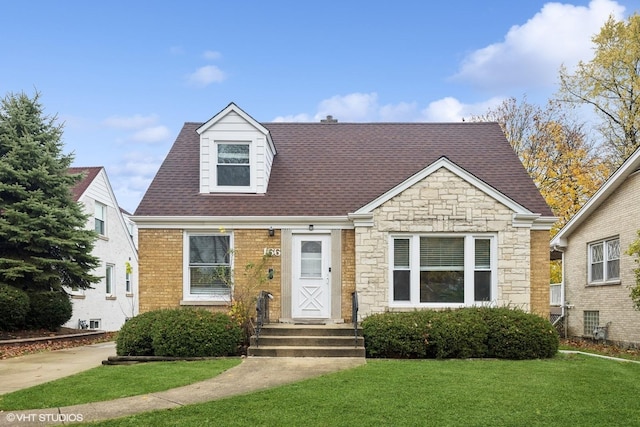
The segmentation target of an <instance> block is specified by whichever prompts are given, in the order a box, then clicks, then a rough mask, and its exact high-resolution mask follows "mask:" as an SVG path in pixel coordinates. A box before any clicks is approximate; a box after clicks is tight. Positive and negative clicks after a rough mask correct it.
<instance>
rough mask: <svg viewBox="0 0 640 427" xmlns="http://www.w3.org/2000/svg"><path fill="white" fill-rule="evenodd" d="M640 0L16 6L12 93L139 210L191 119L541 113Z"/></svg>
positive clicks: (9, 72) (9, 26)
mask: <svg viewBox="0 0 640 427" xmlns="http://www.w3.org/2000/svg"><path fill="white" fill-rule="evenodd" d="M636 11H640V0H617V1H614V0H591V1H578V0H564V1H559V2H546V1H536V0H525V1H516V0H485V1H477V0H469V1H467V0H461V1H443V2H431V1H420V0H412V1H408V0H396V1H392V2H391V1H376V0H369V1H355V0H352V1H349V0H341V1H335V0H323V1H320V2H313V3H312V2H303V1H300V0H295V1H285V0H272V1H269V2H265V1H258V0H256V1H235V2H231V1H225V2H223V1H191V0H183V1H181V2H168V1H156V2H142V1H109V2H89V1H78V0H67V1H62V2H52V1H44V0H31V1H24V2H17V1H15V2H4V4H3V7H2V15H3V18H4V19H3V23H2V25H0V40H1V41H2V42H0V95H2V96H4V95H6V94H8V93H10V92H13V93H16V92H25V93H27V94H29V95H33V94H34V93H35V91H36V90H37V91H39V92H40V94H41V99H40V101H41V102H42V104H43V106H44V107H45V112H46V113H47V114H49V115H57V116H58V119H59V121H60V122H61V123H64V143H65V151H66V152H73V153H74V155H75V163H74V165H75V166H104V167H105V168H106V169H107V173H108V176H109V179H110V181H111V185H112V187H113V189H114V192H115V193H116V197H117V199H118V202H119V204H120V205H121V206H122V207H123V208H125V209H127V210H129V211H131V212H133V211H134V210H135V208H136V207H137V205H138V203H139V201H140V199H141V198H142V195H143V194H144V191H145V190H146V188H147V186H148V185H149V183H150V182H151V180H152V179H153V176H154V175H155V173H156V171H157V170H158V168H159V166H160V163H161V162H162V160H163V159H164V157H165V156H166V154H167V152H168V150H169V149H170V147H171V145H172V143H173V141H174V139H175V137H176V136H177V134H178V132H179V131H180V128H181V127H182V124H183V123H184V122H204V121H206V120H208V119H209V118H211V117H212V116H213V115H214V114H216V113H217V112H219V111H220V110H222V109H223V108H224V107H225V106H226V105H227V104H228V103H229V102H235V103H236V104H238V106H239V107H241V108H242V109H244V110H245V111H246V112H247V113H248V114H250V115H251V116H253V117H254V118H255V119H256V120H258V121H262V122H269V121H317V120H319V119H320V118H321V117H324V116H326V115H327V114H331V115H333V116H334V117H335V118H337V119H338V120H339V121H341V122H350V121H351V122H353V121H356V122H373V121H406V122H414V121H436V122H437V121H440V122H442V121H460V120H462V118H463V117H469V116H471V115H473V114H482V113H484V112H485V111H486V110H487V108H490V107H492V106H495V105H497V104H499V103H500V102H501V101H502V100H503V99H505V98H508V97H510V96H515V97H517V98H519V99H520V98H521V97H522V96H523V95H525V94H526V96H527V99H528V100H529V101H530V102H535V103H540V104H544V103H546V100H547V99H548V98H549V97H551V96H552V95H553V93H554V92H555V91H556V89H557V87H556V81H557V75H558V68H559V66H560V65H561V64H565V65H566V66H567V67H569V68H570V69H571V67H573V66H574V65H575V64H576V63H577V61H579V60H589V59H590V58H591V57H592V45H591V37H592V36H593V35H594V34H595V33H597V32H598V31H599V29H600V27H601V26H602V24H603V23H604V22H605V21H606V19H607V18H608V16H609V15H613V16H614V17H616V18H617V19H625V18H626V17H628V16H629V15H630V14H633V13H634V12H636Z"/></svg>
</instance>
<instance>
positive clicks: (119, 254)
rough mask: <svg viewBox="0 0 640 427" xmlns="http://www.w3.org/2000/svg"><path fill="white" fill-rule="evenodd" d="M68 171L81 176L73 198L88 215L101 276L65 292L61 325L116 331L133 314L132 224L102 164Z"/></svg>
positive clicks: (135, 256)
mask: <svg viewBox="0 0 640 427" xmlns="http://www.w3.org/2000/svg"><path fill="white" fill-rule="evenodd" d="M69 173H73V174H76V173H84V174H85V176H84V178H83V179H82V181H80V182H79V183H78V184H76V185H75V187H74V188H73V197H74V200H76V201H78V202H81V203H82V204H83V205H84V211H85V213H86V214H88V215H90V218H89V220H88V221H87V228H89V229H92V230H96V232H97V233H98V239H97V240H96V242H95V246H94V249H93V255H95V256H96V257H98V258H99V259H100V266H99V267H98V268H97V269H96V270H95V271H94V272H93V273H94V274H95V275H97V276H100V277H101V278H102V280H101V281H100V282H99V283H96V284H94V285H93V288H92V289H86V290H71V291H70V294H71V301H72V302H73V315H72V317H71V319H70V320H69V321H68V322H67V323H66V324H65V325H64V326H66V327H70V328H88V329H100V330H105V331H117V330H119V329H120V327H121V326H122V325H123V324H124V322H125V321H126V320H127V319H128V318H130V317H133V316H135V315H136V314H138V286H137V282H138V280H137V277H138V252H137V248H136V244H135V242H136V241H137V236H136V234H137V231H136V227H135V225H134V224H133V222H131V220H130V219H129V214H128V213H127V212H126V211H123V210H122V209H121V208H120V207H119V206H118V203H117V201H116V197H115V195H114V193H113V190H112V188H111V184H110V183H109V179H108V178H107V173H106V171H105V169H104V168H103V167H86V168H83V167H75V168H69Z"/></svg>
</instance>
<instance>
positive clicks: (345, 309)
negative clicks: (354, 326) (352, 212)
mask: <svg viewBox="0 0 640 427" xmlns="http://www.w3.org/2000/svg"><path fill="white" fill-rule="evenodd" d="M355 245H356V241H355V231H354V230H342V319H343V320H344V321H345V322H353V319H352V318H351V312H352V309H351V294H352V293H353V291H355V289H356V261H355V258H356V248H355Z"/></svg>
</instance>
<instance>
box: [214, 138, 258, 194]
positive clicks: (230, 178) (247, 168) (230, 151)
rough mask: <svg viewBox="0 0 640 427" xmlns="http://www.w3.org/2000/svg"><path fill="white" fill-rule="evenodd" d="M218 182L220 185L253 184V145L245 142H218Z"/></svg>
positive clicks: (245, 185)
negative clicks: (251, 150)
mask: <svg viewBox="0 0 640 427" xmlns="http://www.w3.org/2000/svg"><path fill="white" fill-rule="evenodd" d="M216 147H217V149H216V150H217V170H216V183H217V185H218V186H220V187H249V186H250V185H251V160H250V159H251V153H250V149H251V145H250V144H249V143H244V142H229V143H226V142H225V143H217V144H216Z"/></svg>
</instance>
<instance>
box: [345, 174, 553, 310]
mask: <svg viewBox="0 0 640 427" xmlns="http://www.w3.org/2000/svg"><path fill="white" fill-rule="evenodd" d="M512 215H513V212H512V211H511V210H510V209H509V208H507V207H506V206H504V205H502V204H500V203H498V202H497V201H496V200H494V199H493V198H491V197H490V196H488V195H487V194H485V193H483V192H481V191H480V190H479V189H477V188H476V187H474V186H472V185H471V184H469V183H468V182H466V181H464V180H463V179H461V178H459V177H458V176H457V175H455V174H453V173H451V172H450V171H448V170H446V169H444V168H442V169H440V170H438V171H436V172H434V173H433V174H431V175H430V176H428V177H427V178H425V179H424V180H423V181H421V182H419V183H417V184H416V185H414V186H413V187H411V188H409V189H407V190H406V191H404V192H403V193H401V194H399V195H398V196H396V197H394V198H393V199H391V200H389V201H387V202H386V203H384V204H383V205H382V206H380V207H379V208H378V209H376V211H375V212H374V224H375V225H374V226H373V227H358V228H356V235H355V241H356V248H357V249H356V254H355V255H356V256H355V259H356V278H357V279H356V280H357V288H358V293H359V296H360V310H361V313H362V314H363V315H367V314H371V313H377V312H383V311H386V310H389V278H388V272H389V254H388V250H389V240H388V239H389V237H388V235H389V233H391V232H414V233H428V232H455V233H458V232H459V233H472V232H477V233H480V232H496V233H497V244H498V254H497V257H498V270H497V275H498V278H497V280H498V295H497V300H496V301H494V303H496V304H497V305H507V304H509V305H511V306H516V307H519V308H522V309H523V310H526V311H529V310H530V309H531V306H530V276H531V264H530V251H531V234H530V232H531V230H530V229H528V228H514V227H513V226H512ZM536 247H537V246H536ZM546 259H547V261H546V262H547V269H548V247H547V257H546ZM547 274H548V273H547ZM548 285H549V283H548V281H547V287H548ZM547 305H548V301H547Z"/></svg>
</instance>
